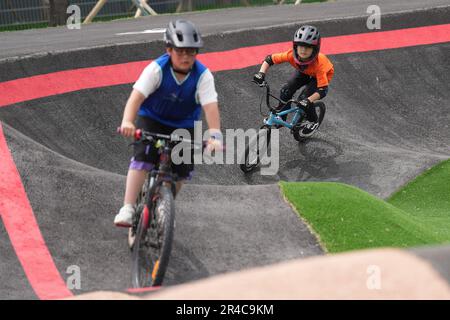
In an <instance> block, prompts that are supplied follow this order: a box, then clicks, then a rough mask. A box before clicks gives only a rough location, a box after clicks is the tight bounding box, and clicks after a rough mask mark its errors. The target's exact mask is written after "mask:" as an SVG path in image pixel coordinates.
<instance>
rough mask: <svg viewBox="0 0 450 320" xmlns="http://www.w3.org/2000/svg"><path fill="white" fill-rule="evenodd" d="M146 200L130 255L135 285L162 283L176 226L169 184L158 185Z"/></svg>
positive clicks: (148, 285) (157, 284) (135, 286)
mask: <svg viewBox="0 0 450 320" xmlns="http://www.w3.org/2000/svg"><path fill="white" fill-rule="evenodd" d="M149 201H150V202H152V203H151V206H146V207H145V208H144V210H143V212H142V214H141V217H140V219H139V224H138V227H137V229H136V240H135V243H134V248H133V257H132V260H133V266H132V284H133V287H134V288H143V287H150V286H159V285H161V284H162V282H163V279H164V275H165V273H166V270H167V267H168V264H169V258H170V253H171V250H172V242H173V234H174V225H175V204H174V200H173V194H172V192H171V191H170V189H169V188H168V187H166V186H164V185H161V186H159V187H158V188H157V190H156V193H155V194H154V195H153V197H151V198H150V199H149ZM150 210H153V212H150Z"/></svg>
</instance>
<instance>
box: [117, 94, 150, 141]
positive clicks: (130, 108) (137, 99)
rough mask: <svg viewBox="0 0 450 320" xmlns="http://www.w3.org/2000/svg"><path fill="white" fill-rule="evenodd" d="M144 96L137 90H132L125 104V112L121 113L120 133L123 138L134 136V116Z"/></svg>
mask: <svg viewBox="0 0 450 320" xmlns="http://www.w3.org/2000/svg"><path fill="white" fill-rule="evenodd" d="M144 100H145V96H144V95H143V94H142V93H140V92H139V91H138V90H136V89H133V91H132V92H131V95H130V97H129V98H128V101H127V104H126V105H125V110H124V112H123V118H122V124H121V126H120V127H121V132H122V135H124V136H125V137H131V136H133V135H134V131H135V130H136V127H135V125H134V121H135V120H136V115H137V112H138V110H139V107H140V106H141V104H142V103H143V102H144Z"/></svg>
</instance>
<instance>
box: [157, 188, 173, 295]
mask: <svg viewBox="0 0 450 320" xmlns="http://www.w3.org/2000/svg"><path fill="white" fill-rule="evenodd" d="M158 192H159V199H162V201H163V203H164V205H163V208H164V209H165V211H166V214H165V220H164V231H163V233H164V238H163V241H162V242H163V245H162V248H161V255H160V257H159V268H158V271H157V273H156V276H155V278H154V279H153V282H152V286H160V285H161V284H162V282H163V280H164V275H165V273H166V271H167V267H168V265H169V260H170V254H171V252H172V244H173V236H174V230H175V202H174V198H173V193H172V191H171V190H170V188H168V187H167V186H165V185H161V186H160V187H159V190H158Z"/></svg>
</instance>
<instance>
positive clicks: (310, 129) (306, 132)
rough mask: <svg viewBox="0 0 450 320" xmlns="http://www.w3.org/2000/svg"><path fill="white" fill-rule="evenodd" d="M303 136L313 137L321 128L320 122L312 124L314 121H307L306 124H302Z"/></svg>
mask: <svg viewBox="0 0 450 320" xmlns="http://www.w3.org/2000/svg"><path fill="white" fill-rule="evenodd" d="M301 125H302V127H303V130H302V136H305V137H308V136H310V135H312V134H313V133H314V131H316V129H317V128H318V127H319V123H318V122H312V121H308V120H305V121H304V122H302V124H301Z"/></svg>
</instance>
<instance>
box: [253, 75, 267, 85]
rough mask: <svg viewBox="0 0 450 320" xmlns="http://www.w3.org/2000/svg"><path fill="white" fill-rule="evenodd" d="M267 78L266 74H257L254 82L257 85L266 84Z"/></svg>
mask: <svg viewBox="0 0 450 320" xmlns="http://www.w3.org/2000/svg"><path fill="white" fill-rule="evenodd" d="M265 76H266V74H265V73H264V72H258V73H255V75H254V76H253V81H254V82H256V83H257V84H259V85H261V84H263V83H264V77H265Z"/></svg>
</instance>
